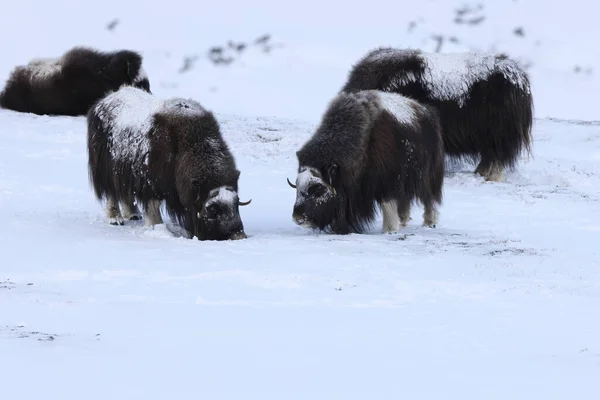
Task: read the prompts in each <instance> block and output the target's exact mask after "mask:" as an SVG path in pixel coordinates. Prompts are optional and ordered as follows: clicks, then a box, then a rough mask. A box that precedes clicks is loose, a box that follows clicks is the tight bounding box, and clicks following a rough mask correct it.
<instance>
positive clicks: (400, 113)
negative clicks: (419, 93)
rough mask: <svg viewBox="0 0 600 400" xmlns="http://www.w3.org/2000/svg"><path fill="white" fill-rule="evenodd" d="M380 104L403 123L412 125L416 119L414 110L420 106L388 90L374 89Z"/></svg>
mask: <svg viewBox="0 0 600 400" xmlns="http://www.w3.org/2000/svg"><path fill="white" fill-rule="evenodd" d="M374 92H375V93H376V94H377V98H378V99H379V102H380V106H381V107H382V108H384V109H385V110H387V111H388V112H389V113H390V114H392V115H393V116H394V117H395V118H396V120H398V122H400V123H401V124H404V125H414V124H415V122H416V119H417V114H416V110H417V109H418V108H420V107H422V106H421V105H420V104H419V103H417V102H416V101H415V100H412V99H409V98H408V97H404V96H402V95H399V94H396V93H390V92H382V91H374Z"/></svg>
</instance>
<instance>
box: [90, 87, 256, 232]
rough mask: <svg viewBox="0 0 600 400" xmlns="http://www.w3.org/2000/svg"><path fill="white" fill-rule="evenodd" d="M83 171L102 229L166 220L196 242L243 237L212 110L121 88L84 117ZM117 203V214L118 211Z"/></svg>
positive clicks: (232, 176) (233, 178) (232, 168)
mask: <svg viewBox="0 0 600 400" xmlns="http://www.w3.org/2000/svg"><path fill="white" fill-rule="evenodd" d="M87 123H88V133H87V145H88V157H89V159H88V170H89V175H90V182H91V184H92V186H93V188H94V191H95V194H96V198H97V199H98V200H102V198H105V199H106V214H107V218H108V220H109V222H110V224H113V225H117V224H118V225H123V217H124V218H125V219H139V218H140V215H139V214H140V213H139V210H138V208H137V206H136V205H135V203H134V201H137V203H138V204H141V205H142V206H143V209H144V220H145V224H146V225H155V224H161V223H162V222H163V220H162V217H161V212H160V207H161V203H162V201H163V200H164V201H165V204H166V209H167V212H168V213H169V215H170V216H171V217H172V218H174V219H176V220H177V221H178V222H179V224H180V225H181V226H182V227H184V228H185V230H186V231H187V232H188V234H189V236H190V237H193V236H196V237H197V238H198V239H199V240H227V239H243V238H245V237H246V235H245V233H244V226H243V224H242V220H241V218H240V214H239V206H245V205H248V204H250V202H251V201H252V200H249V201H247V202H241V201H240V200H239V197H238V193H237V192H238V179H239V176H240V171H239V170H237V168H236V165H235V160H234V157H233V155H232V154H231V151H230V150H229V148H228V146H227V144H226V142H225V141H224V140H223V138H222V136H221V133H220V128H219V124H218V122H217V120H216V119H215V117H214V116H213V114H212V112H210V111H208V110H206V109H204V108H203V107H202V106H201V105H200V104H198V103H197V102H196V101H194V100H186V99H180V98H173V99H168V100H159V99H158V98H156V97H155V96H153V95H152V94H150V93H148V92H146V91H144V90H142V89H138V88H134V87H133V86H126V85H125V86H123V87H121V88H120V89H119V90H118V91H116V92H113V93H110V94H108V95H107V96H106V97H104V98H103V99H101V100H99V101H98V102H97V103H95V104H94V105H93V106H92V107H91V108H90V111H89V113H88V116H87ZM119 204H120V205H121V207H122V211H123V213H122V214H121V211H120V210H119Z"/></svg>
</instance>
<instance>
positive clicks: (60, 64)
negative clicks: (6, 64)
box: [0, 47, 150, 116]
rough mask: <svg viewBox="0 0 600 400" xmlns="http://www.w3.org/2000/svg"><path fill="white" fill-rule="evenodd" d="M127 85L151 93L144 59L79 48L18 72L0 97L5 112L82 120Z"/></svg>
mask: <svg viewBox="0 0 600 400" xmlns="http://www.w3.org/2000/svg"><path fill="white" fill-rule="evenodd" d="M122 85H132V86H135V87H138V88H141V89H144V90H146V91H147V92H150V81H149V79H148V76H147V75H146V72H145V70H144V68H143V66H142V56H141V55H140V54H138V53H137V52H134V51H130V50H120V51H114V52H101V51H97V50H94V49H90V48H85V47H75V48H72V49H71V50H69V51H67V52H66V53H65V54H63V55H62V56H61V57H59V58H55V59H37V60H32V61H30V62H29V63H28V64H27V65H20V66H17V67H15V69H14V70H13V71H12V72H11V74H10V76H9V78H8V80H7V82H6V85H5V87H4V89H3V91H2V92H1V93H0V107H2V108H6V109H10V110H13V111H19V112H24V113H34V114H38V115H68V116H83V115H86V114H87V112H88V110H89V108H90V107H91V105H92V104H94V103H95V102H96V101H97V100H99V99H100V98H102V97H104V95H106V94H107V93H109V92H111V91H115V90H117V89H118V88H119V87H121V86H122Z"/></svg>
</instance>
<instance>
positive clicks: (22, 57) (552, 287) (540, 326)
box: [0, 0, 600, 400]
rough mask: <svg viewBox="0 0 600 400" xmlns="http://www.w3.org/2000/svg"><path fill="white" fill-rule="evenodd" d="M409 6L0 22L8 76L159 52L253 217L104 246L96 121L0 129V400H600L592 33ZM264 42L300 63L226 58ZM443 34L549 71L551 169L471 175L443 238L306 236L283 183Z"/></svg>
mask: <svg viewBox="0 0 600 400" xmlns="http://www.w3.org/2000/svg"><path fill="white" fill-rule="evenodd" d="M414 3H415V4H411V3H409V2H405V3H404V4H402V3H401V2H396V3H394V5H391V4H390V2H389V1H386V2H384V1H382V0H373V1H370V2H369V3H368V5H369V6H370V7H369V8H366V7H365V6H364V4H363V5H361V6H360V7H359V6H358V3H357V4H356V5H352V4H351V3H349V2H323V1H314V0H306V1H303V2H299V3H290V2H281V1H274V0H256V1H252V2H241V1H239V0H238V1H219V2H212V3H211V2H209V3H202V4H200V3H198V2H191V1H182V0H171V1H169V2H167V3H165V2H158V1H155V0H152V1H145V2H140V1H136V2H133V1H132V2H123V1H117V0H105V1H103V2H102V5H101V6H100V5H96V4H93V5H92V4H88V3H83V2H79V1H75V0H64V1H61V2H44V1H41V0H20V1H18V2H9V3H7V4H3V5H1V6H0V34H2V37H3V38H4V39H3V41H2V42H0V51H2V58H1V59H0V79H5V78H6V77H7V76H8V73H9V71H10V70H11V69H12V68H13V67H14V65H16V64H22V63H26V62H27V61H28V60H29V59H30V58H32V57H52V56H56V55H57V54H60V53H62V52H63V51H64V50H66V49H68V48H70V47H72V46H74V45H80V44H83V45H90V46H94V47H99V48H102V49H107V50H108V49H115V48H122V47H127V48H133V49H137V50H140V51H141V52H143V53H144V57H145V59H146V69H147V71H148V73H149V75H150V79H151V84H152V89H153V92H154V93H155V94H157V96H160V97H168V96H175V95H177V96H185V97H192V98H194V99H196V100H198V101H199V102H200V103H201V104H202V105H203V106H205V107H207V108H209V109H211V110H213V111H214V112H215V113H216V115H217V117H218V119H219V121H220V122H221V124H222V129H223V134H224V137H225V139H226V140H227V141H228V143H229V144H230V146H231V148H232V150H233V153H234V155H235V157H236V161H237V164H238V167H239V168H240V169H241V171H242V174H241V177H240V179H241V180H240V190H241V197H242V199H243V200H247V199H249V198H252V204H251V205H250V206H248V207H243V208H241V210H240V211H241V215H242V218H243V221H244V224H245V228H246V233H247V234H248V236H249V238H248V239H246V240H241V241H235V242H200V241H196V240H188V239H184V238H179V237H175V236H174V235H173V234H172V233H171V232H170V230H169V229H167V228H165V227H164V226H163V227H156V228H155V229H151V228H148V227H145V226H144V225H143V222H141V221H133V222H128V223H126V225H125V226H110V225H108V224H107V222H106V220H105V218H104V214H103V209H102V207H101V205H100V204H99V203H98V202H96V200H95V198H94V196H93V192H92V190H91V188H90V185H89V183H88V175H87V174H88V173H87V153H86V148H85V146H86V139H85V137H86V125H85V120H84V119H83V118H68V117H43V116H32V115H27V114H19V113H15V112H11V111H7V110H0V221H2V224H1V225H0V244H1V247H0V249H1V251H2V254H1V257H0V399H1V400H38V399H44V400H54V399H56V400H74V399H78V400H79V399H85V400H96V399H98V400H100V399H101V400H107V399H115V400H121V399H123V400H125V399H127V400H134V399H136V400H137V399H144V400H154V399H157V400H158V399H167V398H168V399H177V400H179V399H211V400H217V399H236V400H237V399H244V400H246V399H260V400H267V399H269V400H270V399H277V400H281V399H310V400H316V399H328V400H329V399H343V400H350V399H404V398H407V399H408V398H410V399H438V398H443V399H486V400H492V399H502V400H506V399H527V400H531V399H544V400H548V399H578V400H579V399H597V398H600V380H599V377H600V273H599V271H600V268H599V265H598V263H599V261H600V255H599V253H600V250H599V244H600V215H599V212H600V201H599V200H600V123H595V122H582V121H580V120H581V119H587V120H594V119H600V117H599V115H600V113H599V111H598V108H597V102H595V101H590V100H595V99H596V98H597V92H598V90H600V85H599V82H600V79H599V77H600V75H599V76H596V69H598V67H600V57H599V54H600V50H599V49H597V48H596V47H594V46H588V45H587V43H590V42H591V39H590V38H593V37H594V35H595V32H598V31H599V30H600V26H598V24H597V23H596V21H595V19H596V14H595V13H593V12H591V11H589V10H588V9H586V7H587V8H589V2H586V1H583V0H572V1H570V2H568V3H565V2H562V1H561V2H559V1H543V2H542V1H527V2H526V1H523V0H519V1H513V2H497V1H496V2H494V1H484V2H482V3H484V4H485V5H486V8H485V16H486V19H485V22H484V23H481V24H480V25H476V26H468V27H467V26H463V25H460V26H459V25H456V24H454V23H453V22H452V21H453V19H454V12H455V11H454V10H455V9H457V8H460V7H462V6H463V4H462V2H458V1H449V0H437V1H434V0H430V1H425V2H421V3H417V2H414ZM501 3H502V4H501ZM472 6H474V5H472ZM382 7H383V8H382ZM96 8H97V9H96ZM541 8H543V10H544V11H543V13H542V12H540V9H541ZM582 10H583V11H582ZM477 15H479V14H477ZM115 18H117V19H118V20H119V23H118V24H117V25H116V27H115V28H114V29H113V30H107V29H105V27H106V25H107V24H108V23H109V22H110V21H111V20H113V19H115ZM473 18H475V19H476V18H477V16H475V17H473ZM411 21H417V22H416V24H415V25H414V28H413V29H412V30H411V31H410V32H408V26H412V25H411V24H410V22H411ZM518 26H522V27H524V32H525V36H524V37H521V36H515V35H514V34H513V33H512V31H513V29H514V28H515V27H518ZM563 32H568V33H564V34H563ZM266 33H270V34H271V35H272V39H271V41H272V42H273V43H275V44H277V43H281V44H282V45H283V46H282V47H278V46H275V47H274V48H273V49H272V51H271V52H270V53H268V54H266V53H263V52H262V50H261V46H259V45H251V46H250V48H249V49H247V50H245V51H244V52H242V54H240V55H239V57H238V56H237V55H236V56H235V57H236V60H235V61H234V62H233V63H232V64H231V65H229V66H215V65H213V64H212V63H210V62H209V61H208V59H207V58H206V52H207V50H208V49H209V48H210V47H211V46H215V45H226V44H227V40H230V39H231V40H234V41H252V40H254V39H255V38H258V37H260V36H261V35H263V34H266ZM598 33H600V32H598ZM434 34H441V35H445V37H452V36H456V37H457V38H458V39H459V43H450V44H448V43H447V42H445V43H446V44H445V45H444V46H445V47H444V48H443V50H444V51H451V50H458V49H461V48H463V49H464V48H482V49H490V48H497V49H498V50H502V51H507V50H509V52H510V53H511V54H512V55H514V56H515V57H519V58H520V59H523V60H524V62H531V63H532V67H531V69H530V71H531V74H532V79H533V84H534V96H535V103H536V115H537V116H538V119H537V120H536V121H535V127H534V138H535V142H534V157H533V158H532V159H525V160H523V163H522V164H521V165H520V166H519V168H518V170H517V171H515V172H513V173H509V174H507V176H506V179H505V180H504V181H503V182H500V183H485V182H483V180H482V179H481V178H479V177H477V176H475V175H474V174H473V173H472V172H471V171H472V170H473V166H472V165H457V166H452V168H451V170H450V172H449V174H448V176H447V178H446V181H445V186H444V195H445V198H444V205H443V207H442V208H441V209H440V211H441V218H440V223H439V225H438V228H436V229H425V228H421V227H420V221H421V215H420V214H421V212H422V210H421V208H419V207H416V208H415V209H413V214H412V215H413V221H411V224H410V226H409V227H408V228H407V229H405V230H404V231H403V232H401V233H398V234H392V235H382V234H381V233H380V232H379V228H380V225H377V226H376V227H375V228H374V229H373V231H372V232H371V233H370V234H365V235H348V236H335V235H318V234H315V233H313V232H309V231H307V230H305V229H302V228H300V227H298V226H296V225H295V224H294V223H293V222H292V217H291V214H292V206H293V202H294V199H295V192H294V191H293V190H292V189H291V188H290V187H289V186H288V185H287V183H286V177H289V178H290V179H292V180H293V179H294V176H295V171H296V158H295V151H296V150H297V149H298V148H299V147H300V146H301V145H302V143H303V142H304V141H305V140H306V139H307V138H308V136H309V135H310V134H311V133H312V131H313V129H314V128H315V124H316V123H317V122H318V120H319V118H320V116H321V113H322V112H323V110H324V107H325V105H326V104H327V102H328V101H329V100H330V98H331V97H332V96H333V94H334V93H335V92H337V90H338V89H339V87H340V86H341V85H342V83H343V81H344V79H345V77H346V74H347V71H348V68H349V66H350V64H351V63H352V62H354V61H356V60H357V59H358V57H360V56H362V55H363V54H364V53H365V52H366V51H368V50H369V49H370V48H372V47H375V46H379V45H392V46H409V45H410V46H413V47H422V48H424V49H426V50H433V49H434V48H435V41H432V39H431V35H434ZM588 47H589V48H588ZM226 52H227V54H231V51H229V50H227V51H226ZM233 54H234V55H235V52H233ZM194 55H197V56H198V57H199V58H198V59H197V60H196V61H195V62H192V65H193V66H192V68H191V69H190V70H188V71H186V72H183V73H179V69H180V68H181V67H182V64H183V59H184V57H187V56H194ZM575 65H580V66H581V68H582V72H579V73H574V72H573V68H574V66H575ZM588 67H591V68H592V70H591V72H589V73H588V72H587V69H588ZM548 116H551V117H554V118H546V117H548ZM557 118H562V119H557Z"/></svg>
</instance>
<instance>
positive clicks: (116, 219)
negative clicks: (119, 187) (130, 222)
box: [105, 196, 124, 225]
mask: <svg viewBox="0 0 600 400" xmlns="http://www.w3.org/2000/svg"><path fill="white" fill-rule="evenodd" d="M105 210H106V217H107V218H108V223H109V224H111V225H123V224H124V222H123V217H121V211H120V210H119V202H118V201H116V200H115V199H114V198H113V197H111V196H107V197H106V208H105Z"/></svg>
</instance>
